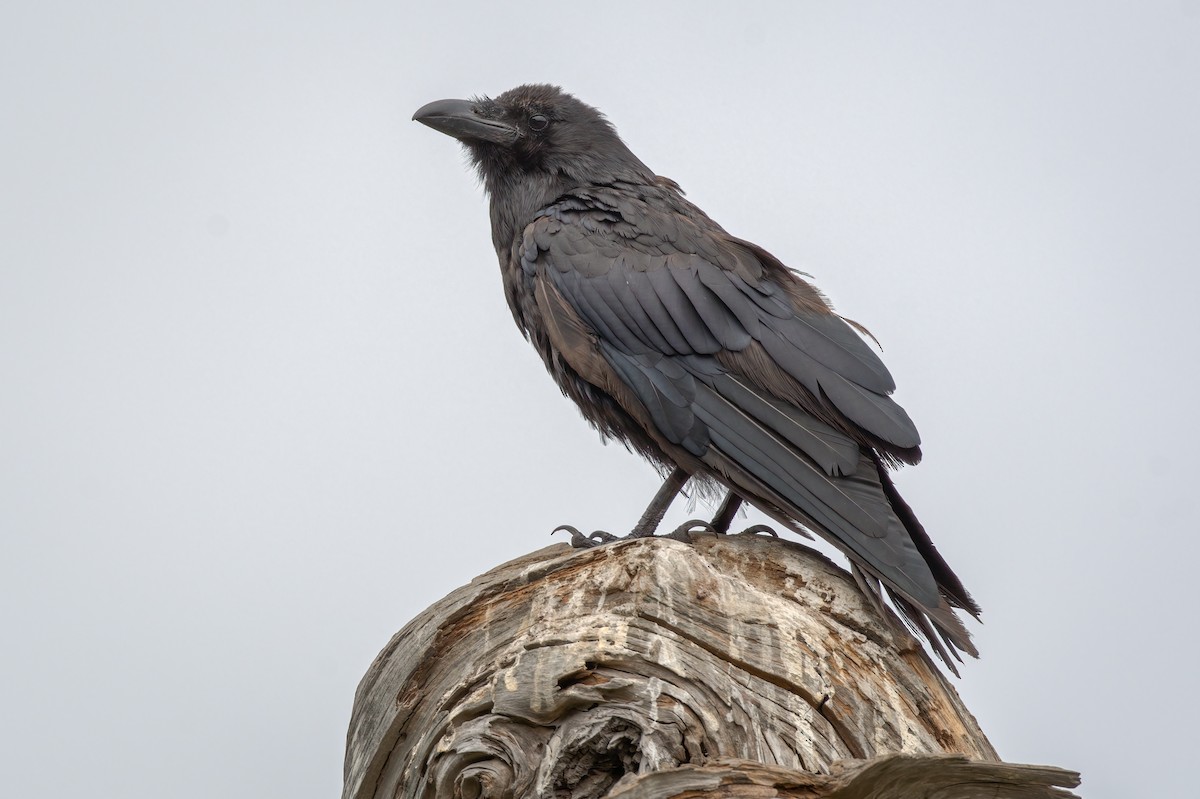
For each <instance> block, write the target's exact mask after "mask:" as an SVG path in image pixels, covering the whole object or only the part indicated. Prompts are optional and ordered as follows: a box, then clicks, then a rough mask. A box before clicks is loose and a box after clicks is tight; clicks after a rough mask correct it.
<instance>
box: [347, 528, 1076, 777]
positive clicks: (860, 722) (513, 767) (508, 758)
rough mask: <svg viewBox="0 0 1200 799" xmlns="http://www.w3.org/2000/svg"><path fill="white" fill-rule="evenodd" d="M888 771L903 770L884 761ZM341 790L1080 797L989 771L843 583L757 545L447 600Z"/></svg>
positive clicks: (951, 702)
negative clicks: (899, 754)
mask: <svg viewBox="0 0 1200 799" xmlns="http://www.w3.org/2000/svg"><path fill="white" fill-rule="evenodd" d="M897 753H902V754H904V755H909V757H899V758H897V757H882V758H881V757H880V756H883V755H889V754H897ZM946 755H961V756H965V757H949V758H948V757H946ZM864 761H865V762H864ZM345 777H346V781H345V790H344V793H343V797H344V799H376V798H378V799H383V798H384V797H388V798H389V799H392V798H393V797H394V798H395V799H401V798H403V799H418V798H419V799H435V797H437V798H442V799H485V798H486V799H500V798H501V797H512V798H513V799H518V798H524V797H531V798H532V797H536V798H537V799H542V798H543V797H547V798H548V797H571V798H572V799H593V798H594V797H603V796H609V797H612V798H613V799H616V797H621V799H635V797H636V799H667V798H668V797H676V798H677V799H682V797H772V796H782V797H793V796H795V797H800V796H803V797H831V798H832V797H837V799H867V798H868V797H870V798H871V799H889V798H891V797H896V799H899V797H902V796H903V797H930V798H931V799H932V798H933V797H937V798H938V799H951V798H952V797H962V798H963V799H968V798H969V797H976V796H988V797H992V796H995V797H1066V796H1071V795H1072V794H1069V793H1067V792H1066V791H1061V790H1059V789H1058V788H1055V787H1053V786H1073V785H1074V784H1076V782H1074V781H1072V780H1073V779H1074V778H1075V775H1073V774H1072V773H1071V772H1065V771H1062V770H1059V769H1052V768H1045V767H1032V766H1015V765H1011V764H1004V763H999V762H998V759H997V757H996V753H995V751H994V750H993V749H992V747H991V745H990V744H989V743H988V741H987V738H986V737H985V736H984V734H983V732H982V731H981V730H980V729H979V727H978V725H977V724H976V723H975V719H974V718H973V717H972V716H971V714H970V713H969V712H968V711H967V709H966V708H965V707H964V706H963V705H962V702H961V701H960V700H959V698H958V695H957V694H956V693H955V691H954V690H953V688H952V687H951V686H950V685H949V683H948V682H947V680H946V679H945V678H944V677H943V675H942V674H941V672H940V671H939V670H938V669H937V668H935V667H934V666H933V664H932V663H931V662H930V660H929V658H928V657H927V656H926V655H925V653H924V652H923V651H922V649H921V648H920V646H919V644H918V643H917V642H916V641H915V640H914V639H913V638H912V637H911V636H909V635H908V634H906V633H905V632H903V631H902V630H900V629H898V628H897V627H896V626H895V625H892V624H887V623H885V622H884V621H883V620H882V619H881V618H880V617H879V616H878V615H877V612H876V611H875V610H874V609H873V608H872V607H871V606H870V604H869V603H868V602H867V600H866V599H865V598H864V597H863V596H862V594H861V593H860V592H859V591H858V589H857V587H856V586H855V584H854V581H853V578H852V577H850V575H849V574H847V573H846V572H845V571H843V570H842V569H840V568H838V567H836V566H834V565H833V564H832V563H830V562H829V561H828V560H826V559H825V558H824V557H823V556H821V555H819V554H817V553H815V552H813V551H812V550H809V549H807V548H806V547H803V546H800V545H798V544H794V543H790V542H786V541H781V540H776V539H768V538H761V537H755V536H719V537H718V536H697V537H696V538H695V539H694V541H693V543H692V544H684V543H680V542H678V541H673V540H669V539H642V540H636V541H628V542H624V543H619V544H614V545H609V546H604V547H599V548H596V549H590V550H582V551H579V550H572V549H570V548H568V547H567V546H566V545H556V546H552V547H547V548H546V549H543V550H541V551H538V552H535V553H533V554H531V555H528V556H526V557H523V558H519V559H517V560H514V561H511V562H510V563H506V564H504V565H502V566H499V567H497V568H496V569H493V570H492V571H490V572H488V573H487V574H485V575H483V576H481V577H479V578H477V579H475V580H474V581H472V582H471V583H470V584H469V585H467V586H464V587H462V588H460V589H458V590H457V591H454V592H453V593H451V594H450V595H449V596H447V597H446V598H444V599H443V600H441V601H440V602H438V603H437V604H435V605H434V606H433V607H431V608H429V609H428V610H426V611H424V612H423V613H422V614H420V615H419V616H418V617H417V618H415V619H414V620H413V621H412V622H410V623H409V624H408V625H407V626H406V627H405V628H404V629H403V630H401V631H400V633H398V634H397V635H396V636H395V637H394V638H393V639H392V640H391V642H389V644H388V646H387V647H386V648H385V649H384V650H383V652H381V653H380V655H379V656H378V657H377V658H376V660H375V662H374V663H373V664H372V665H371V668H370V670H369V671H368V672H367V675H366V676H365V677H364V678H363V681H362V683H361V684H360V686H359V689H358V693H357V695H356V698H355V703H354V712H353V717H352V719H351V724H350V731H349V734H348V740H347V750H346V772H345Z"/></svg>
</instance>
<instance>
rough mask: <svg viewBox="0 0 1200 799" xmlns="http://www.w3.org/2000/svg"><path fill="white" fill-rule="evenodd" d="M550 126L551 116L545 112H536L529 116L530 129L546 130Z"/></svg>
mask: <svg viewBox="0 0 1200 799" xmlns="http://www.w3.org/2000/svg"><path fill="white" fill-rule="evenodd" d="M548 127H550V118H549V117H547V116H546V115H545V114H534V115H533V116H531V117H530V118H529V129H530V130H545V129H546V128H548Z"/></svg>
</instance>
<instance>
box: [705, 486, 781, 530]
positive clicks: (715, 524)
mask: <svg viewBox="0 0 1200 799" xmlns="http://www.w3.org/2000/svg"><path fill="white" fill-rule="evenodd" d="M743 502H745V500H744V499H742V498H741V497H739V496H738V494H737V492H736V491H730V492H729V493H728V494H726V495H725V501H724V502H722V503H721V507H719V508H717V515H716V516H713V520H712V524H711V525H709V526H710V527H711V528H712V529H713V531H714V532H717V533H728V532H729V525H731V524H732V523H733V517H734V516H736V515H737V512H738V511H739V510H741V508H742V503H743ZM756 533H767V534H768V535H773V536H775V537H776V538H778V537H779V534H778V533H776V532H775V531H774V530H772V529H771V528H770V527H768V526H767V525H765V524H755V525H751V526H750V527H747V528H746V529H745V530H742V535H752V534H756Z"/></svg>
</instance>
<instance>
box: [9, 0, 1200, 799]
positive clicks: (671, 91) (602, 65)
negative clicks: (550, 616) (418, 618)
mask: <svg viewBox="0 0 1200 799" xmlns="http://www.w3.org/2000/svg"><path fill="white" fill-rule="evenodd" d="M529 81H544V82H553V83H559V84H561V85H562V86H564V87H565V88H567V89H568V90H569V91H572V92H574V93H576V94H577V95H579V96H580V97H581V98H583V99H584V100H585V101H587V102H590V103H592V104H594V105H596V106H598V107H599V108H601V109H602V110H604V111H605V112H606V113H607V114H608V115H609V117H610V118H611V119H612V120H613V121H614V122H615V123H616V124H617V126H618V128H619V130H620V131H621V133H622V135H623V136H624V137H625V139H626V141H627V142H628V143H629V144H630V146H631V147H632V149H633V150H634V151H635V152H636V153H638V154H639V155H640V156H641V158H642V159H643V160H645V161H646V162H647V163H648V164H649V165H650V166H651V167H653V168H654V169H655V170H657V171H658V172H659V173H660V174H664V175H668V176H670V177H673V178H675V179H676V180H678V181H679V182H680V183H681V184H682V185H683V186H684V188H685V189H686V190H687V191H688V193H689V197H690V198H691V199H693V200H694V201H695V202H697V203H698V204H699V205H700V206H701V207H703V208H704V209H706V210H707V211H708V212H709V213H710V214H711V215H712V216H713V217H714V218H716V219H717V220H718V221H719V222H721V223H722V224H723V225H724V226H725V227H726V228H727V229H729V230H730V231H731V232H733V233H735V234H736V235H739V236H742V237H744V238H749V239H752V240H754V241H756V242H758V243H760V244H762V245H763V246H765V247H767V248H768V249H769V250H771V251H772V252H774V253H775V254H776V255H778V256H780V257H781V258H782V259H783V260H784V261H785V262H787V263H789V264H791V265H792V266H794V267H797V268H800V269H803V270H805V271H807V272H809V273H811V274H813V275H814V276H815V279H816V281H817V283H818V285H820V286H821V287H822V288H823V289H824V290H825V291H826V292H827V293H828V294H829V295H830V296H831V298H832V299H833V301H834V302H835V304H836V305H837V307H838V309H839V310H840V311H842V312H843V313H845V314H846V315H848V316H850V317H852V318H855V319H857V320H859V321H861V322H863V323H865V324H867V325H868V326H869V327H870V328H871V330H872V331H873V332H874V333H875V335H876V336H877V337H878V338H879V340H880V341H881V342H882V343H883V347H884V358H885V360H886V361H887V363H888V365H889V366H890V367H891V370H892V372H893V373H894V374H895V375H896V378H897V381H898V383H899V385H900V389H899V392H898V395H897V396H898V399H899V400H900V401H901V402H902V403H903V404H904V405H905V407H906V408H907V409H908V410H909V412H910V413H911V414H912V416H913V418H914V419H915V420H916V421H917V423H918V425H919V426H920V428H921V431H922V434H923V436H924V439H925V442H926V446H925V452H926V460H925V463H923V464H922V465H921V466H919V467H917V468H914V469H907V470H905V471H904V472H902V473H901V475H900V477H899V480H900V484H901V487H902V489H903V491H904V492H905V495H906V497H907V498H908V499H909V501H910V502H911V504H912V505H913V506H914V507H915V509H916V510H917V512H918V513H919V515H920V516H921V518H922V519H923V520H924V522H925V525H926V526H927V528H928V529H929V530H930V531H931V533H932V534H933V536H934V538H935V540H936V541H937V543H938V546H939V547H940V548H941V550H942V552H943V553H944V554H945V555H946V556H947V558H948V559H949V560H950V562H951V563H952V564H953V565H954V567H955V568H956V570H957V571H958V572H959V574H960V575H961V576H962V577H963V579H964V581H965V582H966V583H967V585H968V586H969V587H970V589H971V590H972V591H973V592H974V594H975V596H976V598H977V599H978V600H979V601H980V602H981V603H982V604H983V606H984V610H985V616H984V619H985V622H986V624H985V625H984V626H978V625H976V626H975V627H974V628H973V629H974V631H975V633H976V637H977V641H978V643H979V646H980V649H981V650H982V652H983V659H982V660H981V661H978V662H972V663H968V664H967V666H966V668H965V669H964V676H963V679H962V680H960V681H958V682H957V683H956V684H957V686H958V687H959V690H960V691H961V692H962V694H963V696H964V698H965V700H966V701H967V704H968V705H969V707H971V709H972V710H973V711H974V713H975V714H976V715H977V717H978V718H979V721H980V723H981V725H982V726H983V728H984V730H985V731H987V733H988V734H989V735H990V737H991V738H992V741H993V742H994V743H995V745H996V746H997V748H998V749H999V750H1000V752H1001V754H1002V755H1003V756H1004V757H1006V758H1007V759H1009V760H1015V761H1023V762H1043V763H1052V764H1056V765H1061V766H1066V767H1071V768H1076V769H1079V770H1081V771H1082V772H1083V775H1084V780H1085V782H1084V786H1083V789H1084V792H1085V795H1086V796H1088V797H1090V799H1110V798H1111V799H1118V798H1121V799H1123V798H1124V797H1129V796H1135V795H1137V796H1156V797H1185V796H1191V795H1193V792H1194V780H1193V779H1192V778H1191V777H1186V778H1185V774H1184V770H1185V767H1184V764H1186V763H1190V761H1191V760H1192V759H1193V752H1192V750H1193V749H1194V745H1195V732H1194V729H1195V727H1194V719H1195V717H1196V716H1197V714H1200V700H1198V698H1197V693H1196V691H1197V689H1196V680H1195V672H1196V662H1197V659H1198V657H1200V645H1198V641H1197V638H1198V633H1197V629H1198V624H1197V621H1196V618H1195V617H1196V610H1197V601H1196V599H1195V596H1196V594H1195V581H1196V577H1195V574H1194V569H1195V561H1196V558H1197V554H1198V550H1200V545H1198V544H1197V538H1198V532H1200V531H1198V529H1197V517H1196V513H1195V510H1194V508H1195V505H1196V496H1197V480H1196V478H1197V471H1198V470H1197V466H1196V456H1195V454H1194V452H1193V449H1194V448H1195V446H1196V442H1197V438H1198V433H1200V430H1198V425H1197V422H1196V418H1195V414H1196V411H1195V410H1194V409H1193V410H1190V411H1189V410H1188V408H1189V407H1193V404H1194V403H1195V402H1196V398H1197V393H1198V392H1197V389H1198V388H1200V385H1198V384H1200V380H1198V379H1197V371H1198V368H1197V363H1198V358H1200V351H1198V350H1200V348H1198V346H1197V344H1198V341H1200V321H1198V320H1197V311H1196V297H1197V295H1198V293H1200V278H1198V277H1197V268H1198V266H1200V264H1198V260H1200V147H1198V146H1197V142H1200V102H1198V100H1197V98H1198V97H1200V87H1198V85H1197V84H1198V83H1200V4H1198V3H1197V2H1195V1H1194V0H1172V1H1171V2H1132V1H1131V2H1125V3H1113V2H1008V3H991V4H986V5H985V4H981V3H972V4H966V3H958V2H941V3H929V2H910V3H903V4H897V3H866V4H862V3H836V4H834V3H792V4H787V5H786V6H784V5H783V4H778V5H771V6H767V5H762V6H756V5H753V4H749V3H738V4H712V5H706V4H702V3H670V4H668V3H661V4H659V3H656V4H642V3H639V4H622V3H619V2H613V1H612V0H609V1H608V2H605V3H603V4H600V5H595V4H592V5H588V4H583V3H571V4H549V5H548V4H541V3H529V4H522V5H520V6H510V5H508V4H498V3H480V4H476V5H472V6H453V7H452V6H451V5H449V4H441V5H438V6H437V7H436V8H435V7H434V6H432V5H431V4H423V5H422V6H420V7H418V6H417V5H416V4H408V5H405V4H402V3H395V2H392V3H380V2H362V3H284V2H261V3H245V2H237V3H233V2H224V0H216V1H215V2H205V3H161V2H142V3H132V2H111V3H104V4H98V3H57V2H40V3H28V4H24V5H23V6H20V7H18V6H17V4H13V3H10V4H7V5H6V6H5V8H4V9H3V10H2V11H0V109H2V111H0V113H2V115H3V119H2V121H0V381H2V386H0V453H2V454H0V629H3V630H4V634H3V639H4V646H3V650H2V652H3V654H2V656H0V708H2V710H0V794H3V795H5V796H69V795H85V794H86V795H89V796H96V797H123V798H128V797H161V796H170V797H205V798H206V799H207V798H208V797H213V796H219V797H223V798H224V799H240V798H241V797H255V798H257V797H262V796H276V795H279V796H284V795H286V796H292V797H328V796H335V795H337V793H338V791H339V790H340V781H341V759H342V744H343V736H344V733H345V728H346V724H347V721H348V718H349V710H350V702H351V699H352V695H353V691H354V688H355V685H356V683H357V681H358V679H359V677H360V676H361V675H362V673H363V672H364V671H365V670H366V668H367V666H368V664H369V663H370V661H371V659H372V657H373V656H374V655H375V653H376V652H377V651H378V649H379V648H380V647H381V646H382V645H383V644H384V643H385V642H386V641H387V639H388V637H389V636H390V635H391V634H392V633H393V632H394V631H395V630H397V629H399V628H400V627H401V626H402V625H403V624H404V623H405V622H406V621H407V620H408V619H409V618H411V617H412V616H413V615H414V614H416V613H417V612H418V611H419V610H421V609H422V608H423V607H425V606H426V605H427V604H429V603H430V602H432V601H433V600H435V599H437V598H438V597H440V596H442V595H443V594H445V593H447V592H448V591H450V590H451V589H453V588H454V587H456V586H458V585H460V584H462V583H464V582H467V581H468V580H470V579H471V578H472V577H473V576H475V575H476V574H478V573H480V572H483V571H485V570H486V569H488V568H490V567H491V566H494V565H496V564H498V563H500V562H502V561H504V560H506V559H508V558H511V557H514V556H517V555H520V554H522V553H525V552H528V551H531V550H533V549H536V548H538V547H541V546H543V545H545V544H546V543H548V542H549V541H550V538H549V537H548V533H549V531H550V530H551V528H553V527H554V526H555V525H557V524H559V523H562V522H572V523H575V524H578V525H579V526H581V527H585V528H592V527H605V528H606V529H610V530H620V529H623V528H628V527H629V526H630V525H631V524H632V523H633V521H635V520H636V518H637V515H638V514H639V513H640V512H641V510H642V508H643V506H644V505H645V503H646V502H647V501H648V499H649V497H650V495H651V494H652V493H653V491H654V489H655V487H656V477H655V475H654V473H653V472H652V471H651V469H650V468H649V467H648V466H646V465H645V464H643V463H641V462H640V461H638V460H637V459H636V458H635V457H633V456H631V455H629V454H627V453H626V452H624V451H623V450H622V449H620V448H618V447H607V448H605V447H601V446H600V445H599V443H598V442H597V438H596V435H595V434H594V433H593V432H591V431H590V430H589V429H588V428H587V427H586V425H585V424H584V423H583V422H582V421H581V420H580V419H579V417H578V414H577V413H576V411H575V409H574V408H573V407H572V406H571V405H570V403H569V402H568V401H567V400H565V399H564V398H562V397H561V396H560V395H559V393H558V391H557V390H556V389H555V388H554V386H553V384H552V383H551V381H550V380H549V378H548V377H547V376H546V375H545V374H544V372H543V368H542V366H541V363H540V361H539V359H538V358H537V356H536V355H535V354H534V352H533V351H532V349H530V348H529V347H528V345H527V344H526V343H525V342H524V341H522V340H521V338H520V336H519V335H518V333H517V331H516V329H515V328H514V327H513V324H512V320H511V318H510V316H509V312H508V309H507V308H506V306H505V304H504V299H503V297H502V296H501V293H500V285H499V276H498V271H497V266H496V263H495V256H494V254H493V252H492V248H491V243H490V235H489V231H488V227H487V215H486V205H485V202H484V200H483V197H482V194H481V192H480V190H479V187H478V186H477V185H476V182H475V180H474V177H473V176H472V175H470V174H469V173H468V172H467V171H466V170H465V168H464V161H463V157H462V155H461V153H460V152H459V150H458V148H457V146H456V145H455V144H454V143H453V142H451V141H450V140H448V139H447V138H446V137H444V136H441V135H438V134H436V133H434V132H433V131H431V130H429V129H427V128H424V127H422V126H420V125H417V124H415V123H412V122H410V121H409V117H410V116H411V114H412V112H413V111H414V110H415V109H416V108H417V107H418V106H420V105H422V104H423V103H425V102H427V101H430V100H435V99H441V98H444V97H455V96H466V95H470V94H473V93H491V94H496V93H499V92H501V91H503V90H504V89H507V88H509V87H511V86H513V85H515V84H518V83H523V82H529ZM686 517H687V509H686V508H685V507H683V505H682V503H681V504H680V507H678V508H676V509H675V511H674V512H673V513H672V515H671V517H670V518H669V520H668V521H671V520H674V521H682V520H683V519H684V518H686ZM1150 764H1154V768H1152V769H1151V768H1149V765H1150ZM1172 765H1177V766H1178V767H1177V768H1176V769H1175V770H1174V771H1173V770H1172Z"/></svg>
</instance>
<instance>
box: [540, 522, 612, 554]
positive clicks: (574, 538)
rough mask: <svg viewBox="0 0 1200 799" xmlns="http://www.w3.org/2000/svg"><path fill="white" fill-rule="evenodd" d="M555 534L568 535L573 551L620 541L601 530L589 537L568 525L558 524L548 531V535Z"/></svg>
mask: <svg viewBox="0 0 1200 799" xmlns="http://www.w3.org/2000/svg"><path fill="white" fill-rule="evenodd" d="M555 533H570V534H571V546H572V547H574V548H575V549H589V548H591V547H595V546H599V545H600V544H607V543H609V542H610V541H619V540H620V539H619V538H618V537H617V536H615V535H613V534H612V533H606V532H604V531H603V530H595V531H593V532H592V533H590V534H589V535H584V534H583V533H581V532H579V528H578V527H573V526H572V525H569V524H560V525H559V526H558V527H555V528H554V529H553V530H551V531H550V535H554V534H555Z"/></svg>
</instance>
